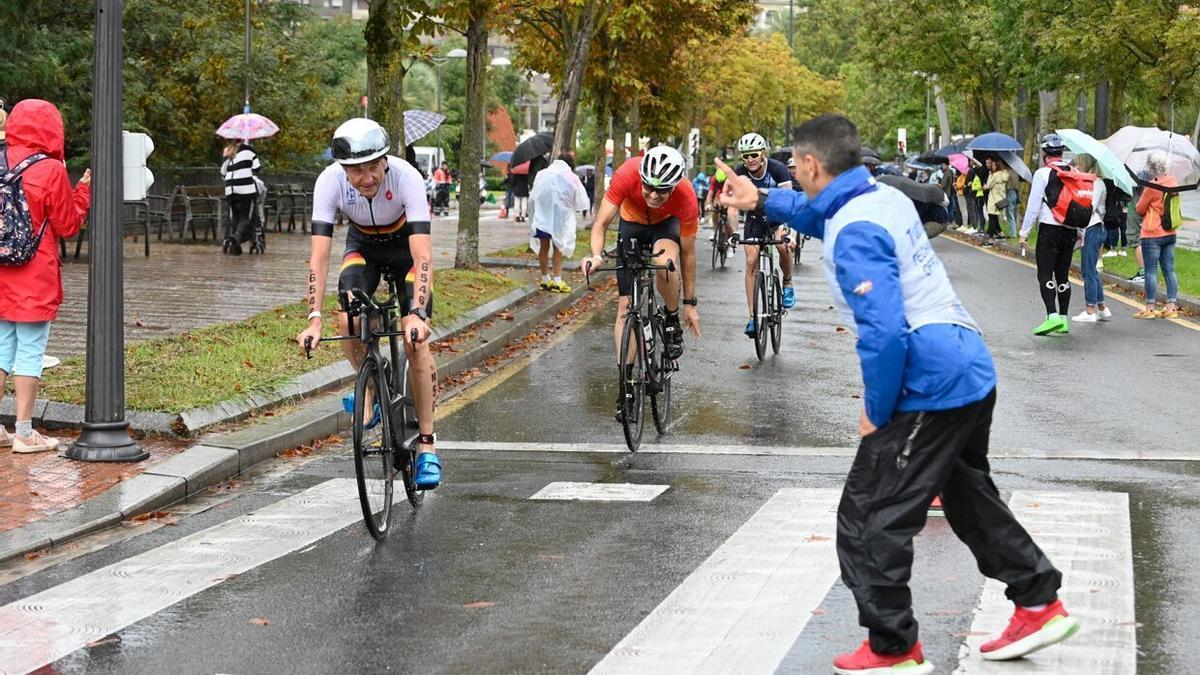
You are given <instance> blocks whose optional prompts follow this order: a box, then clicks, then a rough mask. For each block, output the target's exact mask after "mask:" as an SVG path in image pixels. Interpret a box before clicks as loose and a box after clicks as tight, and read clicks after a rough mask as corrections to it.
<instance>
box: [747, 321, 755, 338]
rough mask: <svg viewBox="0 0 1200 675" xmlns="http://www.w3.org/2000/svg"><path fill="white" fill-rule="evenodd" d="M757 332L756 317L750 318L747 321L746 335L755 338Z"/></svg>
mask: <svg viewBox="0 0 1200 675" xmlns="http://www.w3.org/2000/svg"><path fill="white" fill-rule="evenodd" d="M755 332H756V331H755V330H754V319H750V320H749V321H747V322H746V337H748V338H751V339H753V338H754V333H755Z"/></svg>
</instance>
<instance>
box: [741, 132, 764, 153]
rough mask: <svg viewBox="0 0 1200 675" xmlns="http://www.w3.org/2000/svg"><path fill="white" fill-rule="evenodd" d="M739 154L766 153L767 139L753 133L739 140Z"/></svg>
mask: <svg viewBox="0 0 1200 675" xmlns="http://www.w3.org/2000/svg"><path fill="white" fill-rule="evenodd" d="M737 149H738V152H760V151H761V152H766V151H767V139H765V138H763V137H762V136H760V135H758V134H756V133H754V132H753V131H751V132H750V133H748V134H746V135H745V136H742V137H741V138H739V139H738V144H737Z"/></svg>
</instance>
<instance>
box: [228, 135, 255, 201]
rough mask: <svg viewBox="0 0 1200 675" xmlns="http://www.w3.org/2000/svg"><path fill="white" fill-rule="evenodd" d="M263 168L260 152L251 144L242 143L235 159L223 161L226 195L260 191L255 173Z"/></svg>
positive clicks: (249, 193) (248, 193)
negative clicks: (255, 179)
mask: <svg viewBox="0 0 1200 675" xmlns="http://www.w3.org/2000/svg"><path fill="white" fill-rule="evenodd" d="M260 169H262V163H260V162H259V161H258V153H256V152H254V148H252V147H250V146H249V145H246V144H244V143H243V144H242V146H241V147H239V148H238V151H237V154H236V155H234V156H233V159H227V160H225V161H224V162H222V163H221V174H222V175H223V176H225V194H226V195H252V194H257V193H258V187H257V186H256V185H255V184H254V174H256V173H258V172H259V170H260Z"/></svg>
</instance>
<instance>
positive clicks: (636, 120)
mask: <svg viewBox="0 0 1200 675" xmlns="http://www.w3.org/2000/svg"><path fill="white" fill-rule="evenodd" d="M641 151H642V107H641V104H639V103H638V100H637V99H636V98H635V99H633V105H631V106H630V107H629V152H630V154H632V155H633V156H634V157H637V155H638V153H639V152H641Z"/></svg>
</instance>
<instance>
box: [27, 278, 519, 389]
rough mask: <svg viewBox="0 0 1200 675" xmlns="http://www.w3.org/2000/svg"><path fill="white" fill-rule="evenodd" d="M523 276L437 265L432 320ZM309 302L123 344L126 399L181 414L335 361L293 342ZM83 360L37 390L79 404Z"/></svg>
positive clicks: (330, 350) (456, 313)
mask: <svg viewBox="0 0 1200 675" xmlns="http://www.w3.org/2000/svg"><path fill="white" fill-rule="evenodd" d="M521 285H522V282H520V281H517V280H515V279H511V278H509V277H506V276H502V275H500V274H495V273H492V272H488V271H484V270H458V269H453V270H446V271H439V272H438V273H437V275H436V277H435V289H434V293H435V304H434V314H433V325H434V326H445V325H447V324H450V323H452V322H453V321H454V320H456V319H457V318H459V317H460V316H462V315H463V314H464V313H466V312H467V311H469V310H471V309H473V308H475V307H478V306H479V305H482V304H484V303H486V302H489V301H491V300H494V299H495V298H498V297H500V296H502V295H504V294H505V293H508V292H510V291H511V290H513V289H514V288H518V287H520V286H521ZM336 306H337V301H336V298H335V296H334V295H332V294H331V295H329V296H327V297H326V298H325V309H326V312H325V317H326V318H325V334H326V335H333V334H335V333H336V327H335V318H334V310H335V309H336ZM307 314H308V308H307V306H306V305H305V304H304V303H300V302H297V303H295V304H291V305H285V306H283V307H276V308H274V309H269V310H267V311H265V312H260V313H259V314H256V315H254V316H252V317H250V318H249V319H246V320H244V321H239V322H236V323H226V324H217V325H213V326H206V327H204V328H200V329H198V330H194V331H188V332H186V333H183V334H182V335H177V336H174V337H169V338H162V339H157V340H148V341H145V342H138V343H135V344H130V345H127V346H126V347H125V405H126V407H127V408H131V409H134V410H155V411H163V412H182V411H184V410H188V409H190V408H195V407H199V406H204V405H210V404H213V403H217V402H219V401H224V400H228V399H231V398H235V397H237V396H239V395H242V394H246V393H248V392H252V391H261V390H269V389H271V388H272V387H275V386H278V385H280V384H282V383H283V382H286V381H287V380H289V379H292V378H294V377H296V376H298V375H301V374H303V373H306V372H308V371H310V370H314V369H316V368H318V367H321V366H324V365H328V364H331V363H335V362H337V361H340V360H341V359H342V358H343V356H342V350H341V348H340V347H339V346H338V345H337V344H336V343H327V344H325V345H322V346H321V348H320V349H317V350H315V351H314V352H313V358H312V360H311V361H310V360H307V359H305V358H304V353H303V352H302V351H300V350H299V348H298V347H297V346H296V334H297V333H299V332H300V331H301V330H303V328H304V326H305V325H306V323H307V321H306V316H307ZM84 377H85V370H84V359H83V357H72V358H69V359H65V360H64V361H63V362H62V364H61V365H59V366H58V367H56V368H54V369H52V370H47V371H46V372H45V375H44V379H43V382H42V387H41V396H42V397H44V398H48V399H51V400H54V401H62V402H66V403H83V402H84Z"/></svg>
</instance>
